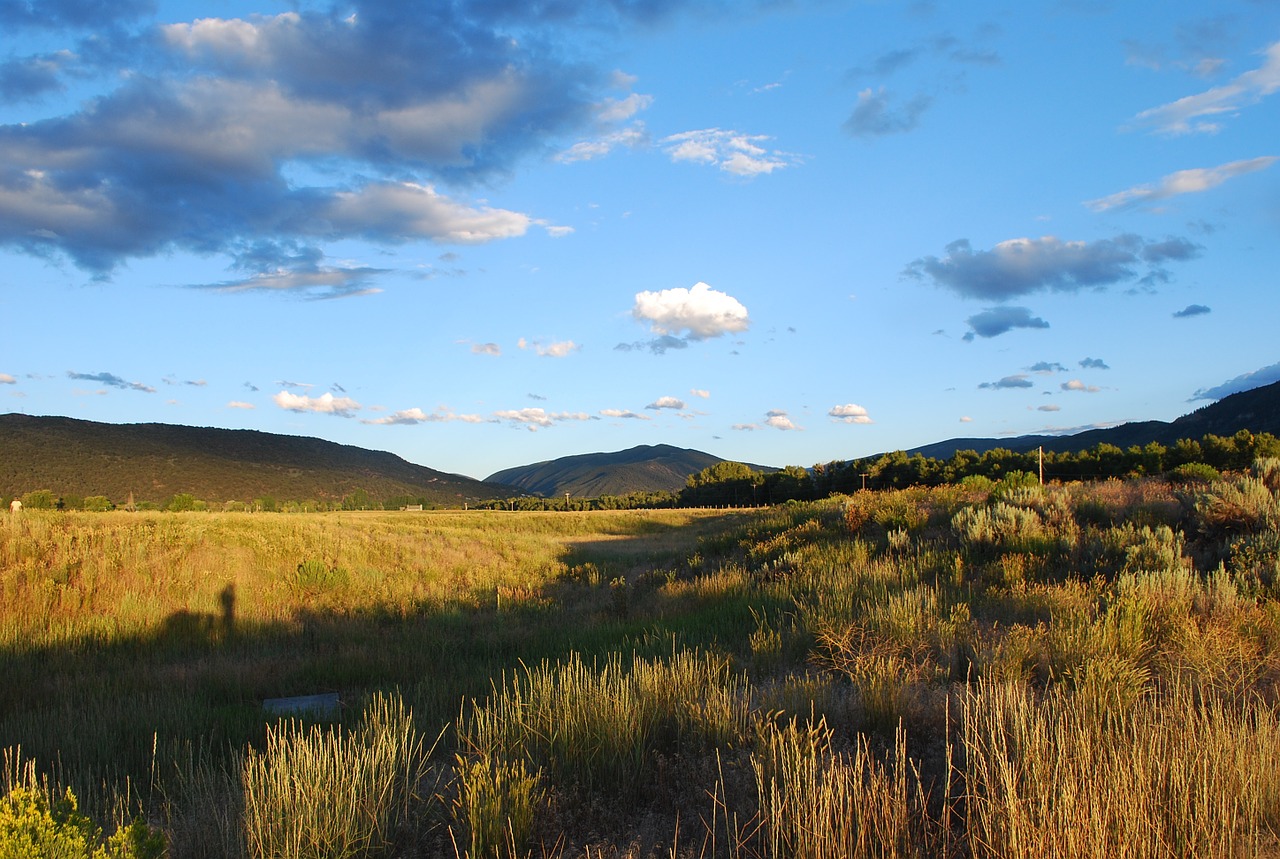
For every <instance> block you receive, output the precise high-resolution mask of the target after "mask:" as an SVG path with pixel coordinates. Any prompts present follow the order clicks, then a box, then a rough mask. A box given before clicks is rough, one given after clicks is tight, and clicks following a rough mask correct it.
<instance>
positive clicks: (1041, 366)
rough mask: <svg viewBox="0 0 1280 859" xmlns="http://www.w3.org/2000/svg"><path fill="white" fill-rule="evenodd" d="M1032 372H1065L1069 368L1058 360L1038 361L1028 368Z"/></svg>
mask: <svg viewBox="0 0 1280 859" xmlns="http://www.w3.org/2000/svg"><path fill="white" fill-rule="evenodd" d="M1027 371H1028V372H1031V373H1046V374H1049V373H1065V372H1067V368H1066V367H1064V366H1062V365H1061V364H1059V363H1058V362H1057V361H1037V362H1036V363H1035V364H1032V365H1031V366H1030V367H1028V368H1027Z"/></svg>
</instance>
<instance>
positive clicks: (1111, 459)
mask: <svg viewBox="0 0 1280 859" xmlns="http://www.w3.org/2000/svg"><path fill="white" fill-rule="evenodd" d="M1041 457H1042V454H1041V452H1040V451H1039V450H1030V451H1014V450H1009V449H1007V448H994V449H992V450H988V451H986V452H984V453H981V454H980V453H978V452H977V451H975V450H958V451H956V452H955V453H953V454H952V455H951V456H950V457H949V458H947V459H937V458H934V457H926V456H923V455H922V454H919V453H917V454H911V455H908V454H907V453H906V452H905V451H901V450H896V451H893V452H891V453H885V454H881V455H879V456H872V457H863V458H861V459H850V460H833V461H831V462H827V463H820V464H818V465H814V466H813V467H812V468H804V467H802V466H798V465H788V466H787V467H785V468H783V469H781V470H778V471H757V470H755V469H753V468H751V467H750V466H748V465H744V464H743V463H740V462H730V461H725V462H718V463H716V464H715V465H712V466H709V467H707V468H704V469H703V470H702V471H700V472H698V473H697V474H693V475H690V476H689V478H688V480H687V481H686V483H685V486H684V487H683V488H682V489H680V490H677V491H674V492H664V491H642V492H630V493H626V494H623V495H602V496H600V497H597V498H573V497H571V496H567V497H555V498H543V497H540V496H523V497H520V498H498V499H490V500H486V501H479V502H473V503H471V504H470V505H469V506H471V507H473V508H474V509H487V510H562V511H563V510H631V509H651V508H660V507H760V506H767V505H771V504H783V503H786V502H787V501H792V500H795V501H810V500H814V499H818V498H826V497H828V496H831V495H838V494H852V493H854V492H857V491H859V490H863V489H905V488H907V487H911V486H942V485H946V484H956V483H960V482H962V481H965V480H970V481H973V480H981V479H985V480H991V481H1002V480H1008V479H1010V478H1011V476H1012V477H1013V478H1014V479H1017V478H1018V477H1019V476H1023V475H1030V476H1033V477H1035V478H1036V479H1039V477H1040V475H1041V472H1042V470H1043V477H1044V480H1045V481H1046V482H1050V481H1059V482H1064V483H1065V482H1073V481H1087V480H1107V479H1109V478H1122V477H1139V476H1159V475H1174V476H1182V477H1201V478H1211V477H1213V476H1215V475H1216V474H1217V473H1219V472H1223V471H1243V470H1244V469H1246V468H1248V467H1249V466H1250V465H1251V464H1252V463H1253V462H1254V460H1256V459H1260V458H1263V457H1280V438H1277V437H1276V436H1274V435H1272V434H1270V433H1252V432H1250V431H1249V430H1240V431H1239V432H1237V433H1236V434H1235V435H1231V436H1218V435H1213V434H1209V435H1205V436H1204V437H1203V438H1201V439H1200V440H1199V441H1197V440H1194V439H1179V440H1178V441H1177V442H1175V443H1174V444H1172V445H1168V446H1166V445H1164V444H1161V443H1159V442H1154V441H1153V442H1150V443H1148V444H1145V445H1133V446H1131V447H1129V448H1128V449H1122V448H1120V447H1118V446H1116V445H1114V444H1109V443H1106V442H1103V443H1101V444H1097V445H1094V446H1093V447H1091V448H1088V449H1086V450H1081V451H1044V452H1043V459H1042V458H1041ZM14 497H15V496H8V497H6V498H4V499H3V503H4V506H5V508H7V507H8V504H9V502H10V501H11V500H13V498H14ZM16 497H17V498H18V500H20V501H21V502H22V504H23V506H24V507H27V508H31V509H42V508H44V509H59V510H90V511H95V510H112V509H116V507H117V506H118V505H117V504H116V503H113V502H112V501H111V500H110V499H108V498H106V497H105V496H100V495H95V496H90V497H84V498H81V497H79V496H59V495H57V494H55V493H53V492H51V491H50V490H48V489H40V490H35V491H33V492H28V493H26V494H25V495H21V496H16ZM416 505H422V506H423V508H424V509H431V508H438V507H440V506H441V505H440V504H439V503H438V502H431V501H428V500H427V499H426V498H420V497H414V496H409V495H403V494H400V495H394V496H390V497H387V498H381V499H379V498H374V497H373V496H372V495H371V494H370V493H369V492H368V491H366V490H364V489H356V490H354V491H353V492H350V493H348V494H347V495H345V496H344V497H343V498H341V499H335V500H328V501H316V500H302V501H297V500H289V501H282V500H277V499H275V498H273V497H263V498H256V499H253V500H252V501H243V502H242V501H230V502H206V501H202V500H200V499H197V498H196V497H195V496H193V495H191V494H189V493H178V494H177V495H174V496H173V497H172V498H170V499H169V500H168V501H166V502H165V503H163V504H155V503H141V502H140V503H139V504H137V505H136V509H153V510H171V511H178V512H181V511H188V510H197V511H198V510H237V511H249V512H289V513H302V512H324V511H332V510H399V509H402V508H404V507H413V506H416ZM121 506H124V505H121ZM127 506H129V508H130V509H135V506H134V505H132V502H129V503H128V505H127Z"/></svg>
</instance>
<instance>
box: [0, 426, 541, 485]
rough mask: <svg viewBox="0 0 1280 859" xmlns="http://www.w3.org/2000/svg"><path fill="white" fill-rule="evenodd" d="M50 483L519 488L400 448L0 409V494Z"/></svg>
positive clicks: (307, 437) (254, 431)
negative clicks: (436, 465) (435, 464)
mask: <svg viewBox="0 0 1280 859" xmlns="http://www.w3.org/2000/svg"><path fill="white" fill-rule="evenodd" d="M37 489H49V490H51V491H53V492H55V493H56V494H60V495H70V494H74V495H80V496H90V495H105V496H107V497H108V498H110V499H111V500H112V501H113V502H116V503H117V504H119V503H123V502H124V501H125V499H126V498H127V497H133V498H134V499H135V500H136V501H138V502H150V503H162V502H164V501H166V500H167V499H169V498H172V497H173V496H175V495H178V494H183V493H185V494H191V495H194V496H195V497H196V498H199V499H201V500H204V501H210V502H221V503H225V502H228V501H245V502H247V501H251V500H253V499H255V498H262V497H270V498H274V499H278V500H282V501H284V500H288V501H316V502H320V503H325V504H336V503H341V502H342V501H343V499H345V498H350V497H351V496H353V495H355V494H356V493H359V492H364V493H365V494H366V496H367V497H370V498H380V499H392V498H398V497H403V498H404V499H405V500H406V503H407V502H408V501H409V500H410V499H421V502H420V503H427V504H433V505H442V506H461V505H462V504H464V503H466V502H469V501H473V500H482V499H487V498H495V497H506V496H510V495H513V494H515V493H514V492H513V491H512V490H511V489H510V488H509V487H506V486H503V485H501V484H489V483H485V482H484V481H479V480H475V479H473V478H469V477H465V476H463V475H458V474H450V473H447V472H443V471H438V470H436V469H433V468H428V467H426V466H422V465H415V464H413V463H410V462H408V461H407V460H404V459H402V458H401V457H399V456H397V455H396V454H393V453H389V452H386V451H373V450H368V449H366V448H361V447H355V446H353V445H344V444H339V443H337V442H331V441H326V440H324V439H319V438H314V437H311V436H290V435H282V434H277V433H268V432H262V431H260V430H232V429H220V428H216V427H187V426H182V425H178V424H161V423H138V424H108V423H99V422H97V421H86V420H81V419H78V418H69V417H63V416H31V415H23V414H17V413H11V414H5V415H0V495H18V494H21V493H25V492H30V491H33V490H37Z"/></svg>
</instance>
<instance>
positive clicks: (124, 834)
mask: <svg viewBox="0 0 1280 859" xmlns="http://www.w3.org/2000/svg"><path fill="white" fill-rule="evenodd" d="M165 852H166V850H165V842H164V837H163V836H162V835H160V834H159V833H158V832H155V831H154V830H152V829H151V828H150V827H148V826H147V825H146V824H145V823H143V822H142V821H141V820H135V821H134V822H133V823H131V824H130V825H128V826H122V827H121V828H120V829H118V830H117V831H116V833H115V834H114V835H112V836H111V837H110V838H108V839H107V840H106V841H105V843H104V842H103V840H102V830H100V829H99V828H98V827H97V825H95V824H94V822H93V821H92V820H90V819H89V818H88V817H86V816H85V815H83V814H81V813H80V808H79V804H78V803H77V801H76V796H75V794H74V793H72V792H71V788H67V791H66V793H65V794H63V796H62V798H61V799H59V800H57V801H56V802H52V803H51V802H50V801H49V798H48V796H46V795H45V792H44V791H43V790H40V789H39V788H37V787H33V786H19V787H14V788H13V789H12V790H10V791H9V792H8V793H7V794H5V796H4V798H3V799H0V859H37V857H39V859H159V857H161V856H164V855H165Z"/></svg>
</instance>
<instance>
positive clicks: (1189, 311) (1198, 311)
mask: <svg viewBox="0 0 1280 859" xmlns="http://www.w3.org/2000/svg"><path fill="white" fill-rule="evenodd" d="M1212 312H1213V310H1212V308H1209V307H1205V306H1204V305H1203V304H1188V305H1187V306H1186V307H1184V308H1182V309H1181V310H1176V311H1174V314H1173V318H1174V319H1186V318H1187V317H1189V316H1204V315H1205V314H1206V313H1212Z"/></svg>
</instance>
